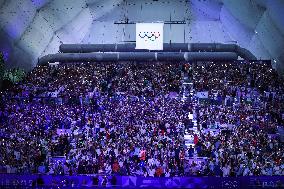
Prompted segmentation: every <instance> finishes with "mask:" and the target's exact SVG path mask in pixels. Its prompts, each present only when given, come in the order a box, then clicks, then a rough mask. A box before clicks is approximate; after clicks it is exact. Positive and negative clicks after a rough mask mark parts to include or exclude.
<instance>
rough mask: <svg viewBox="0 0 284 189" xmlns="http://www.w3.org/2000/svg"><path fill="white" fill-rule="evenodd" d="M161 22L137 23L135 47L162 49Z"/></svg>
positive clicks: (162, 25)
mask: <svg viewBox="0 0 284 189" xmlns="http://www.w3.org/2000/svg"><path fill="white" fill-rule="evenodd" d="M163 27H164V24H163V23H137V24H136V49H148V50H163Z"/></svg>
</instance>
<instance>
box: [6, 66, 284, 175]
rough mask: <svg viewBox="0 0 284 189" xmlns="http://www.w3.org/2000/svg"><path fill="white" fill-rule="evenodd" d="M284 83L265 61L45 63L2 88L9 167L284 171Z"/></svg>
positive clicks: (74, 171) (67, 171) (61, 171)
mask: <svg viewBox="0 0 284 189" xmlns="http://www.w3.org/2000/svg"><path fill="white" fill-rule="evenodd" d="M185 82H188V83H191V84H192V85H190V88H189V90H188V91H187V92H188V93H189V94H188V95H184V93H185V90H184V87H183V86H184V83H185ZM283 89H284V88H283V79H281V78H280V77H279V76H278V75H277V72H276V71H275V70H274V69H272V68H271V65H270V63H269V62H264V61H256V62H252V61H233V62H199V63H194V64H190V63H174V62H119V63H118V62H116V63H111V62H109V63H93V64H86V63H68V64H59V65H55V66H53V67H52V66H37V67H35V68H34V69H33V70H32V71H31V72H30V73H28V74H27V76H26V78H25V79H24V80H23V81H22V82H19V83H17V84H15V85H14V86H12V87H11V88H9V89H8V90H6V91H3V92H1V96H2V98H1V109H0V122H1V125H0V131H1V132H0V133H1V140H0V152H1V153H0V154H1V155H0V172H1V173H26V174H30V173H42V174H47V175H82V174H102V175H122V176H149V177H173V176H222V177H230V176H252V175H255V176H259V175H283V174H284V163H283V159H282V158H283V156H284V153H283V152H284V150H283V143H282V142H283V141H281V140H280V138H281V137H280V134H279V133H278V130H279V129H281V126H283V116H282V115H283V113H284V112H283V102H284V101H283V100H284V93H283ZM200 93H202V94H206V95H205V96H204V97H201V96H198V95H197V94H200ZM189 114H191V115H192V116H188V115H189ZM187 136H189V137H187ZM191 139H192V140H191ZM188 140H191V142H188V143H187V144H189V145H186V142H187V141H188Z"/></svg>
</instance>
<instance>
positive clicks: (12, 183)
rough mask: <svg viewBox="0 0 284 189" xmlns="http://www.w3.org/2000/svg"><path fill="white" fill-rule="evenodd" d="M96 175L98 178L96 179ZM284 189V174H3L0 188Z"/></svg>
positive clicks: (0, 175)
mask: <svg viewBox="0 0 284 189" xmlns="http://www.w3.org/2000/svg"><path fill="white" fill-rule="evenodd" d="M95 178H96V179H95ZM13 187H17V188H31V187H36V188H52V187H56V188H82V187H83V188H93V187H112V188H114V187H116V188H121V187H123V188H216V189H217V188H218V189H233V188H284V176H259V177H257V176H250V177H169V178H165V177H161V178H156V177H155V178H154V177H140V176H103V175H99V176H98V175H78V176H52V175H14V174H0V188H13Z"/></svg>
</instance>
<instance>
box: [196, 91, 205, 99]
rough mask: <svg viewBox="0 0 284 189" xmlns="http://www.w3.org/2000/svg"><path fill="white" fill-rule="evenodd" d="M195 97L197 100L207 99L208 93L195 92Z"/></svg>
mask: <svg viewBox="0 0 284 189" xmlns="http://www.w3.org/2000/svg"><path fill="white" fill-rule="evenodd" d="M196 96H197V98H208V91H203V92H197V93H196Z"/></svg>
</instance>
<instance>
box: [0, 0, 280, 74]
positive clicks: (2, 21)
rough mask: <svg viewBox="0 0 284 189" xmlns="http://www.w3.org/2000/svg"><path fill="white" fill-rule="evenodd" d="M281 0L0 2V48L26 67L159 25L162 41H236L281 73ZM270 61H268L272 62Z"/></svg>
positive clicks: (121, 40) (125, 38)
mask: <svg viewBox="0 0 284 189" xmlns="http://www.w3.org/2000/svg"><path fill="white" fill-rule="evenodd" d="M283 10H284V1H283V0H238V1H236V0H191V1H185V0H158V1H153V0H124V1H122V0H13V1H10V0H0V50H2V51H3V52H4V54H5V57H6V59H7V62H8V64H9V65H10V66H20V67H23V68H25V69H30V68H32V67H33V66H35V65H36V63H37V59H38V58H39V57H41V56H43V55H46V54H51V53H56V52H58V49H59V45H60V44H61V43H124V42H125V41H134V40H135V25H117V24H114V22H115V21H125V18H128V19H129V21H136V22H156V21H169V20H170V19H171V20H184V19H185V20H186V25H165V28H164V32H165V34H164V36H165V37H164V40H165V42H169V41H171V42H221V43H237V44H239V45H240V46H241V47H244V48H247V49H248V50H250V51H251V52H252V53H253V54H254V55H255V56H256V57H257V58H260V59H273V60H274V59H275V61H276V63H277V64H275V65H274V66H275V67H277V69H278V70H282V71H283V70H284V68H283V67H284V66H281V65H282V64H283V63H284V19H282V18H284V12H283ZM273 62H274V61H273Z"/></svg>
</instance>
